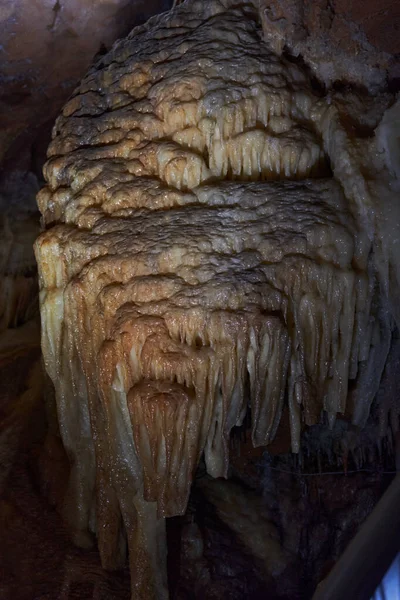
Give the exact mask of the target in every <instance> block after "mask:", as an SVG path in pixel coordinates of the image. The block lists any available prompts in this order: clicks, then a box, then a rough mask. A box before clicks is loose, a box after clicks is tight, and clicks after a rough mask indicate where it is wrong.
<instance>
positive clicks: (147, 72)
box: [35, 0, 398, 600]
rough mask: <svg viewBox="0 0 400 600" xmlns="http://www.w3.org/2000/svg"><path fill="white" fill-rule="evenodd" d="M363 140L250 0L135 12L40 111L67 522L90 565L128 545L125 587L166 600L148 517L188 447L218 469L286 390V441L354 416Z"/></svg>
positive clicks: (49, 318)
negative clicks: (148, 14)
mask: <svg viewBox="0 0 400 600" xmlns="http://www.w3.org/2000/svg"><path fill="white" fill-rule="evenodd" d="M374 143H375V141H374V139H373V138H371V139H368V140H356V139H350V138H349V136H348V134H347V133H346V130H345V129H344V127H343V126H342V125H341V121H340V119H339V115H338V112H337V110H336V108H335V106H334V103H331V102H329V101H327V99H326V98H318V97H316V96H314V95H313V92H312V88H311V86H310V83H309V81H308V79H307V76H306V75H305V74H304V73H303V72H302V71H301V70H300V69H299V68H298V67H297V66H295V65H294V64H291V63H289V62H286V61H285V59H284V58H282V57H278V56H276V55H274V54H273V53H272V52H271V51H270V50H269V49H268V47H267V46H266V45H265V44H264V43H263V41H262V30H261V27H260V19H259V14H258V11H257V7H256V4H253V3H252V2H251V1H243V2H234V1H233V0H219V1H218V0H212V1H210V2H203V1H200V0H187V2H185V3H183V4H181V5H179V6H177V7H176V8H175V9H174V10H172V11H171V12H169V13H166V14H165V15H161V16H159V17H156V18H154V19H152V20H150V21H149V22H148V23H147V24H146V25H145V26H143V27H140V28H136V29H134V30H133V31H132V33H131V34H130V35H129V36H128V37H127V38H126V39H125V40H122V41H120V42H118V43H117V44H116V45H115V46H114V48H113V50H112V51H111V52H110V53H109V54H108V55H107V56H105V57H103V58H102V59H101V60H100V61H99V62H98V63H97V64H96V65H95V66H94V67H93V69H92V70H91V71H90V73H89V74H88V75H87V77H86V78H85V79H84V80H83V82H82V83H81V85H80V86H79V88H78V89H77V90H76V92H75V93H74V95H73V97H72V98H71V99H70V101H69V102H68V103H67V104H66V106H65V107H64V109H63V112H62V114H61V116H60V117H59V118H58V120H57V123H56V125H55V128H54V132H53V141H52V143H51V145H50V147H49V151H48V158H49V160H48V162H47V164H46V167H45V177H46V180H47V186H46V187H45V188H44V189H43V190H42V191H41V192H40V194H39V196H38V204H39V208H40V210H41V213H42V215H43V223H44V228H45V230H44V232H43V233H42V234H41V236H40V237H39V239H38V240H37V242H36V247H35V252H36V257H37V261H38V265H39V274H40V288H41V292H40V303H41V316H42V349H43V354H44V359H45V365H46V369H47V373H48V374H49V376H50V378H51V380H52V381H53V384H54V387H55V392H56V401H57V411H58V419H59V425H60V431H61V435H62V439H63V443H64V445H65V448H66V450H67V453H68V456H69V459H70V463H71V475H70V481H69V486H68V492H67V497H66V501H65V518H66V520H67V522H68V524H69V526H70V528H71V530H72V531H73V532H74V539H75V541H76V542H77V543H79V544H81V545H85V544H88V543H90V541H91V540H90V538H91V534H95V535H96V536H97V540H98V545H99V549H100V554H101V558H102V563H103V565H104V566H105V567H106V568H116V567H118V566H119V565H121V564H122V563H123V561H124V560H125V544H126V541H127V544H128V548H129V557H130V567H131V574H132V598H143V599H146V600H147V599H150V598H153V597H157V598H165V597H167V576H166V565H165V563H166V540H165V520H164V518H165V517H168V516H172V515H177V514H182V513H183V512H184V511H185V507H186V503H187V500H188V495H189V491H190V485H191V481H192V478H193V474H194V471H195V469H196V466H197V464H198V462H199V460H200V458H201V456H202V454H203V453H204V457H205V463H206V466H207V470H208V472H209V473H210V474H211V475H212V476H214V477H220V476H223V477H226V475H227V469H228V464H229V437H230V432H231V430H232V429H233V428H234V427H236V426H239V425H240V424H241V423H242V422H243V419H244V417H245V414H246V411H248V410H250V411H251V419H252V432H251V434H252V440H253V443H254V444H255V445H266V444H268V443H269V442H270V441H271V440H272V439H273V438H274V435H275V433H276V431H277V428H278V425H279V422H280V418H281V414H282V409H283V406H284V404H285V403H287V405H288V406H289V410H290V427H291V436H292V449H293V451H294V452H298V450H299V443H300V433H301V427H302V424H303V423H304V424H306V425H312V424H315V423H318V422H319V421H320V420H321V418H326V419H327V421H328V422H329V423H330V424H331V425H333V423H334V421H335V418H336V415H337V414H338V413H340V414H343V413H345V412H347V414H348V415H350V416H351V415H353V420H354V422H355V423H356V424H362V422H363V420H364V418H365V415H367V414H368V410H369V404H370V403H371V402H372V400H373V396H374V393H375V392H376V390H375V392H374V390H372V391H371V390H370V385H369V378H370V374H371V373H372V372H373V373H374V377H375V380H376V381H377V382H378V383H377V385H379V381H380V378H381V375H382V372H383V369H384V365H385V361H386V357H387V355H388V352H389V348H390V343H391V338H392V331H393V329H394V321H393V318H392V316H391V312H390V310H389V307H390V303H391V302H392V300H393V298H392V296H391V290H392V289H394V288H393V285H394V284H393V285H392V287H390V286H388V285H386V288H385V281H386V282H387V281H388V275H387V274H388V273H389V271H390V272H391V273H392V272H393V269H392V266H391V265H392V263H391V262H390V260H391V259H390V256H391V255H390V253H389V254H388V253H387V252H386V253H384V252H383V251H380V253H379V251H378V250H377V251H376V253H375V250H374V248H375V245H376V242H375V237H376V220H377V218H378V215H379V214H380V213H379V211H380V209H379V207H378V206H377V205H376V203H375V196H374V194H373V193H372V191H371V188H370V186H369V184H368V181H367V180H366V178H365V176H364V174H365V171H366V169H367V168H368V169H369V172H370V173H371V177H372V178H373V177H374V175H373V173H374V172H376V181H378V180H379V177H381V180H382V181H383V180H384V177H386V174H387V173H388V170H387V167H386V166H385V158H384V157H383V156H380V157H379V160H378V159H377V160H378V162H377V163H376V164H375V163H374V160H373V156H375V155H374V152H373V145H374ZM371 148H372V150H371ZM368 157H369V158H368ZM371 157H372V158H371ZM368 160H370V163H368ZM374 169H375V171H374ZM382 186H383V184H382V185H381V189H382ZM385 189H386V188H385ZM387 197H388V198H389V200H388V202H390V201H391V199H390V198H391V196H390V192H388V195H387ZM388 243H389V242H388ZM376 256H378V257H380V258H379V260H378V259H377V258H376ZM388 257H389V258H388ZM385 260H386V262H385ZM378 263H379V264H378ZM385 273H386V275H385ZM385 277H386V279H385ZM394 279H395V278H394ZM393 281H394V280H393ZM392 283H393V282H392ZM397 283H398V281H397ZM397 283H396V282H395V285H397ZM389 287H390V289H389ZM349 381H351V382H352V385H351V394H349ZM373 392H374V393H373ZM371 394H372V396H371ZM349 397H350V402H349ZM324 415H325V417H324Z"/></svg>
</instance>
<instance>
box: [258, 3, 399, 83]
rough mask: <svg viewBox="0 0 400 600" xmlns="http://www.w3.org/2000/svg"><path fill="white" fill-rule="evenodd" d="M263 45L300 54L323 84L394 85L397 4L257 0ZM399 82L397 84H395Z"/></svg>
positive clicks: (397, 22)
mask: <svg viewBox="0 0 400 600" xmlns="http://www.w3.org/2000/svg"><path fill="white" fill-rule="evenodd" d="M260 10H261V15H262V23H263V29H264V36H265V41H266V42H267V43H268V44H269V45H270V46H271V47H272V48H273V49H274V50H275V51H277V52H278V53H280V52H282V51H283V50H287V51H288V52H289V53H290V54H292V55H293V56H300V57H301V58H302V60H303V61H304V62H305V64H306V65H307V67H308V68H309V69H310V70H311V72H312V73H313V74H314V76H316V77H317V78H318V79H319V80H320V81H321V82H322V83H324V84H325V85H326V86H327V87H330V86H331V85H332V84H333V83H338V82H339V83H345V84H348V83H351V84H354V85H357V86H362V87H363V88H366V89H368V90H371V91H376V90H377V89H379V88H384V87H385V85H386V84H387V82H388V81H389V82H390V83H391V84H393V85H394V86H396V85H398V78H399V75H400V71H399V54H400V44H399V33H398V32H399V28H400V9H399V4H398V3H397V2H394V1H393V0H385V1H384V2H381V1H380V0H369V1H368V2H357V1H350V2H348V1H344V0H333V1H330V0H313V1H312V2H302V0H261V2H260ZM396 80H397V83H396Z"/></svg>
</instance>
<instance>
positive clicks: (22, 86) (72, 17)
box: [0, 0, 171, 168]
mask: <svg viewBox="0 0 400 600" xmlns="http://www.w3.org/2000/svg"><path fill="white" fill-rule="evenodd" d="M170 6H171V2H168V1H166V0H164V1H162V0H158V1H157V0H147V1H144V0H139V1H138V0H135V2H129V1H128V0H68V1H64V0H36V1H34V2H32V1H31V0H3V1H2V3H1V6H0V29H1V47H0V61H1V67H0V82H1V91H0V161H1V160H2V158H3V157H4V156H6V155H7V157H8V158H9V159H10V160H14V161H15V160H17V161H20V157H19V156H18V155H20V154H21V153H25V151H26V149H29V147H30V146H31V144H32V142H33V141H34V140H35V139H36V140H37V142H36V143H39V144H40V143H41V137H44V139H45V140H47V132H49V131H50V129H51V126H52V122H53V121H54V119H55V117H56V116H57V113H58V111H59V110H60V108H61V106H62V104H63V102H65V100H66V99H67V98H68V96H69V95H70V93H71V92H72V90H73V88H74V87H75V85H76V83H77V82H78V81H79V79H80V78H81V77H82V76H83V75H84V73H85V71H86V69H87V68H88V67H89V65H90V63H91V62H92V60H93V57H94V56H95V55H96V54H97V53H98V52H104V49H105V48H109V47H110V46H111V45H112V43H113V42H114V41H115V40H116V39H117V38H118V37H120V36H124V35H126V34H127V33H128V32H129V31H130V29H131V28H132V27H133V26H134V25H137V24H138V23H140V22H143V21H145V20H146V19H148V18H149V17H150V16H151V15H152V14H155V13H157V12H161V11H163V10H167V9H168V8H169V7H170ZM19 165H20V166H21V163H19ZM28 168H29V165H28Z"/></svg>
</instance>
